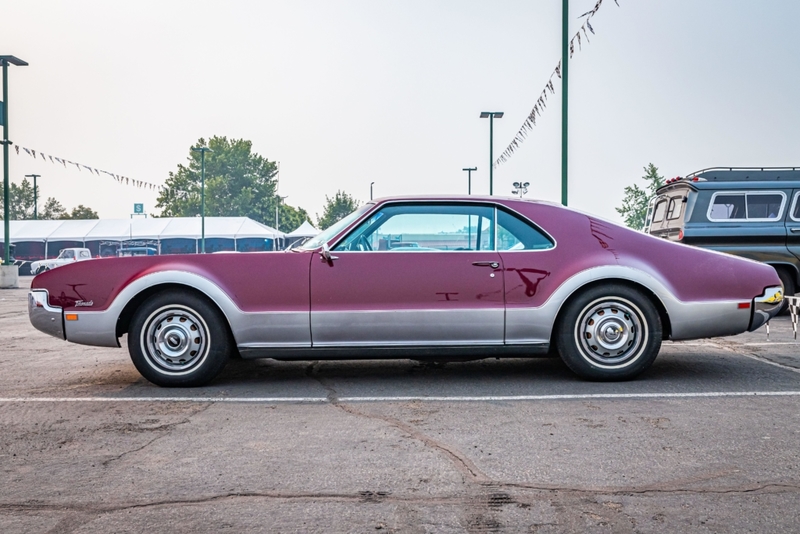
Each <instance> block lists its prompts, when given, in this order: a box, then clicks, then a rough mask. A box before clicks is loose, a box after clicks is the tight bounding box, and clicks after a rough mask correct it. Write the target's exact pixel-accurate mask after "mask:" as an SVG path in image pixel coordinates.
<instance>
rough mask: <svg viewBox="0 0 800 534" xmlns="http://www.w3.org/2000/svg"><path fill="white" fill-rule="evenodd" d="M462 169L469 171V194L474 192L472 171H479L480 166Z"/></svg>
mask: <svg viewBox="0 0 800 534" xmlns="http://www.w3.org/2000/svg"><path fill="white" fill-rule="evenodd" d="M461 170H462V171H467V194H468V195H471V194H472V171H477V170H478V167H467V168H466V169H461Z"/></svg>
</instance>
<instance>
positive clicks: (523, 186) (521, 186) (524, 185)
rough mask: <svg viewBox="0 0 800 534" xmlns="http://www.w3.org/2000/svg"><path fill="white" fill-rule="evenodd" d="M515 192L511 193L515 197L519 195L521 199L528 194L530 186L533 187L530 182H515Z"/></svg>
mask: <svg viewBox="0 0 800 534" xmlns="http://www.w3.org/2000/svg"><path fill="white" fill-rule="evenodd" d="M513 185H514V190H513V191H511V192H512V193H514V194H515V195H519V198H522V197H523V195H525V194H526V193H527V192H528V186H529V185H531V183H530V182H514V184H513Z"/></svg>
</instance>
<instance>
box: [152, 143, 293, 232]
mask: <svg viewBox="0 0 800 534" xmlns="http://www.w3.org/2000/svg"><path fill="white" fill-rule="evenodd" d="M196 146H208V148H210V149H211V151H209V152H206V156H205V161H206V178H205V190H206V192H205V197H206V212H205V213H206V216H209V217H250V218H251V219H254V220H256V221H260V222H262V223H264V224H268V225H274V224H275V208H276V206H278V205H279V204H280V199H279V198H278V196H277V195H276V188H277V182H276V176H277V173H278V166H277V164H276V163H275V162H274V161H269V160H268V159H266V158H264V157H262V156H260V155H258V154H256V153H254V152H253V151H252V146H253V143H252V142H250V141H247V140H245V139H228V138H227V137H218V136H214V137H212V138H211V139H209V140H208V144H206V141H205V139H203V138H200V139H198V141H197V143H196ZM200 170H201V169H200V153H199V152H194V151H191V150H190V152H189V157H188V163H187V164H186V165H180V164H179V165H178V170H177V171H175V172H170V173H169V178H167V181H166V183H165V185H164V189H162V191H161V194H160V195H159V197H158V200H157V202H156V208H161V214H160V216H161V217H195V216H197V215H199V214H200V211H201V175H200ZM284 209H285V211H286V221H287V223H288V222H289V221H292V220H293V218H295V217H296V216H297V215H296V214H295V213H294V211H292V210H294V208H291V207H290V206H285V207H284V206H281V207H280V211H281V215H282V214H283V212H284ZM299 211H302V210H299ZM302 213H303V214H305V211H302ZM307 216H308V215H307V214H306V217H307ZM280 219H283V217H280ZM280 225H281V228H284V227H285V226H284V224H283V222H282V221H281V223H280Z"/></svg>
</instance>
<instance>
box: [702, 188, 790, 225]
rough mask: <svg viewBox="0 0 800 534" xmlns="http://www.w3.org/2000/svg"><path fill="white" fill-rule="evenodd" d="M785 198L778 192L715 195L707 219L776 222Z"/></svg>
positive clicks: (779, 216)
mask: <svg viewBox="0 0 800 534" xmlns="http://www.w3.org/2000/svg"><path fill="white" fill-rule="evenodd" d="M785 198H786V196H785V195H784V194H783V193H782V192H779V191H769V192H766V191H765V192H761V191H748V192H744V193H724V194H719V193H717V194H715V195H714V199H713V202H712V204H711V208H710V209H709V211H708V217H709V219H711V220H717V221H725V220H754V221H758V220H761V221H769V220H778V219H780V218H781V217H782V215H783V203H784V201H785Z"/></svg>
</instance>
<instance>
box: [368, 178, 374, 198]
mask: <svg viewBox="0 0 800 534" xmlns="http://www.w3.org/2000/svg"><path fill="white" fill-rule="evenodd" d="M373 185H375V182H370V183H369V199H370V200H372V186H373Z"/></svg>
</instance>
